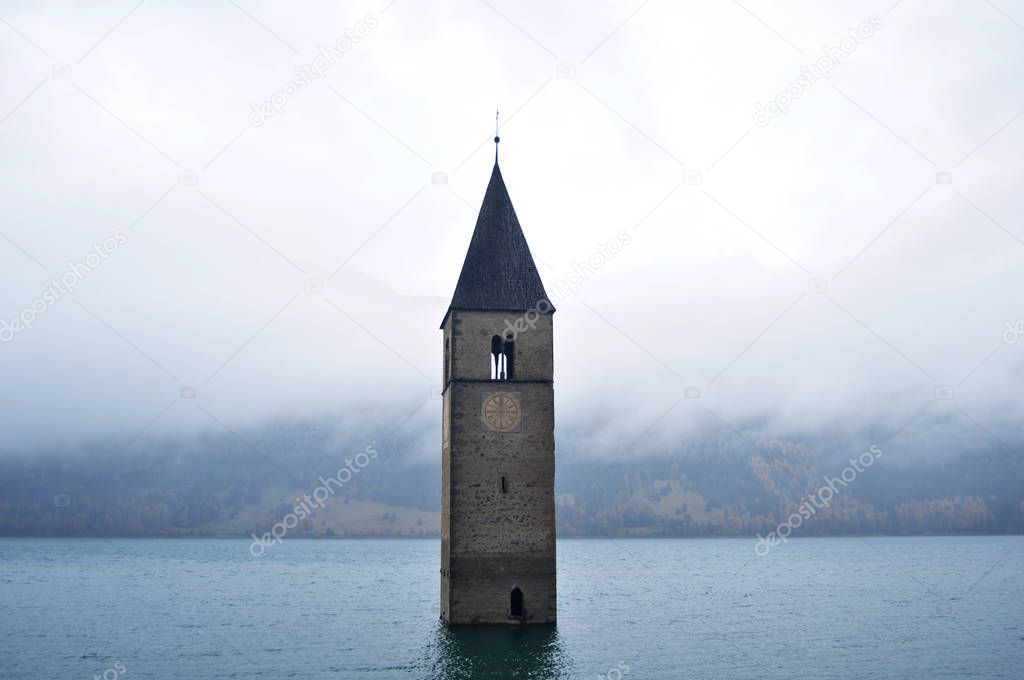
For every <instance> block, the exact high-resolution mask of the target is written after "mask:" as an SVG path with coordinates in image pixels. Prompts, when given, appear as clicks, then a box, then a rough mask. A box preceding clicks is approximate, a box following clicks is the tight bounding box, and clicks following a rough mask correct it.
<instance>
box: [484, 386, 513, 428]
mask: <svg viewBox="0 0 1024 680" xmlns="http://www.w3.org/2000/svg"><path fill="white" fill-rule="evenodd" d="M480 418H481V420H482V421H483V425H484V427H485V428H486V429H488V430H493V431H494V432H519V431H520V430H522V426H523V407H522V404H521V401H520V394H519V393H518V392H494V393H493V394H485V395H484V397H483V403H482V404H481V407H480Z"/></svg>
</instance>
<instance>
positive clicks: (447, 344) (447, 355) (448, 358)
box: [444, 338, 452, 387]
mask: <svg viewBox="0 0 1024 680" xmlns="http://www.w3.org/2000/svg"><path fill="white" fill-rule="evenodd" d="M451 363H452V350H451V338H445V339H444V387H447V386H448V375H449V373H450V371H451Z"/></svg>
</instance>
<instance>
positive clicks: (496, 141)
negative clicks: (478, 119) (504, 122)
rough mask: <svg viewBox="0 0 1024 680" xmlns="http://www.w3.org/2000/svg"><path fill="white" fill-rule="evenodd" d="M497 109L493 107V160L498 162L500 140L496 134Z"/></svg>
mask: <svg viewBox="0 0 1024 680" xmlns="http://www.w3.org/2000/svg"><path fill="white" fill-rule="evenodd" d="M499 113H500V112H499V111H498V109H494V162H495V163H497V162H498V142H500V141H501V137H499V136H498V115H499Z"/></svg>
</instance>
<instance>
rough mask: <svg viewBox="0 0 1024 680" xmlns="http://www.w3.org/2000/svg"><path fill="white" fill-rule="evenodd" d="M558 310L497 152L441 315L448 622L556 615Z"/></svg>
mask: <svg viewBox="0 0 1024 680" xmlns="http://www.w3.org/2000/svg"><path fill="white" fill-rule="evenodd" d="M495 141H497V138H495ZM553 312H554V307H553V306H552V305H551V303H550V301H549V300H548V297H547V293H545V291H544V284H543V283H541V280H540V274H539V273H538V272H537V267H536V265H535V264H534V262H533V257H532V256H531V255H530V248H529V246H528V245H527V244H526V237H525V236H524V235H523V231H522V228H521V227H520V226H519V219H518V218H517V217H516V212H515V210H514V209H513V207H512V201H511V200H510V199H509V196H508V191H507V190H506V189H505V182H504V180H503V179H502V177H501V170H500V169H499V168H498V163H497V157H496V158H495V163H494V170H493V171H492V172H491V180H490V182H489V183H488V185H487V191H486V193H485V194H484V200H483V205H481V207H480V215H479V217H477V221H476V228H475V229H474V231H473V238H472V240H471V241H470V244H469V250H468V252H467V253H466V260H465V262H464V263H463V265H462V273H461V274H460V275H459V282H458V284H457V285H456V287H455V295H454V296H453V297H452V302H451V306H449V308H448V312H447V313H446V314H445V317H444V320H443V321H442V322H441V329H442V330H443V331H444V397H443V404H444V406H443V413H442V437H441V439H442V443H441V618H442V620H444V621H445V622H446V623H448V624H452V625H455V624H494V623H500V624H554V623H555V498H554V495H555V427H554V425H555V411H554V406H555V405H554V386H553V382H552V376H553V351H552V314H553Z"/></svg>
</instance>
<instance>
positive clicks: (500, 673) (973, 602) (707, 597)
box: [0, 536, 1024, 680]
mask: <svg viewBox="0 0 1024 680" xmlns="http://www.w3.org/2000/svg"><path fill="white" fill-rule="evenodd" d="M249 545H250V541H248V540H169V539H168V540H159V539H153V540H104V539H0V651H2V657H3V661H2V663H0V677H4V678H38V679H40V680H42V679H44V678H46V679H49V678H93V677H94V676H98V677H101V678H105V679H106V680H114V679H115V678H122V677H123V678H125V680H137V679H142V678H155V679H160V680H168V679H170V678H303V679H308V678H381V679H383V678H599V677H607V678H611V679H613V680H615V679H627V680H633V679H641V678H673V679H677V678H794V677H808V678H810V677H813V678H960V677H966V676H971V677H977V678H1022V677H1024V537H1020V536H1008V537H956V538H953V537H930V538H867V539H860V538H822V539H793V540H790V541H789V543H788V544H785V545H779V546H776V547H774V548H773V549H772V550H771V552H770V553H769V554H768V555H766V556H764V557H759V556H757V555H756V554H755V552H754V541H753V540H739V539H736V540H731V539H730V540H616V541H612V540H564V541H560V542H559V544H558V589H559V596H558V608H559V611H558V614H559V621H558V627H557V629H556V630H549V629H523V630H506V629H504V628H488V629H475V630H457V631H449V630H446V629H444V628H443V627H441V626H439V625H438V622H437V609H438V569H439V554H440V546H439V543H438V541H436V540H435V541H427V540H362V541H358V540H339V541H311V540H307V541H303V540H286V541H285V543H284V544H282V545H279V546H274V547H272V548H270V549H268V551H267V553H266V554H265V555H263V556H262V557H260V558H255V557H253V556H252V555H251V554H250V553H249Z"/></svg>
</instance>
